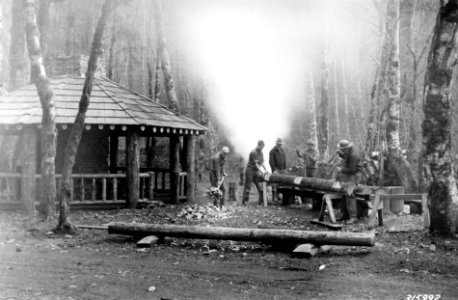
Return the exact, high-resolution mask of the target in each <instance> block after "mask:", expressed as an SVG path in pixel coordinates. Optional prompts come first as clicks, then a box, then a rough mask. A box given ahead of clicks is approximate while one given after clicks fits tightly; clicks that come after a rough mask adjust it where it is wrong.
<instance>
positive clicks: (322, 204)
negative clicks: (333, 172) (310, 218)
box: [318, 196, 326, 222]
mask: <svg viewBox="0 0 458 300" xmlns="http://www.w3.org/2000/svg"><path fill="white" fill-rule="evenodd" d="M325 214H326V201H325V199H324V196H323V197H322V198H321V209H320V215H319V217H318V220H319V221H320V222H323V221H324V215H325Z"/></svg>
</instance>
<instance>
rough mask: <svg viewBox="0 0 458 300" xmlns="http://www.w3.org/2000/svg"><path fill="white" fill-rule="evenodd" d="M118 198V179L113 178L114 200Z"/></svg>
mask: <svg viewBox="0 0 458 300" xmlns="http://www.w3.org/2000/svg"><path fill="white" fill-rule="evenodd" d="M117 200H118V179H116V178H113V201H117Z"/></svg>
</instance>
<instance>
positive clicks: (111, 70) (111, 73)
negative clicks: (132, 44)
mask: <svg viewBox="0 0 458 300" xmlns="http://www.w3.org/2000/svg"><path fill="white" fill-rule="evenodd" d="M115 43H116V22H113V23H112V25H111V38H110V50H109V53H108V64H107V78H108V79H110V80H114V55H115V54H114V46H115Z"/></svg>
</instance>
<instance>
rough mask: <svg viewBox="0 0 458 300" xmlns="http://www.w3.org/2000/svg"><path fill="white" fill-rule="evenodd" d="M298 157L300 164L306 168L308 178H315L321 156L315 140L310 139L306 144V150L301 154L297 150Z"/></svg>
mask: <svg viewBox="0 0 458 300" xmlns="http://www.w3.org/2000/svg"><path fill="white" fill-rule="evenodd" d="M296 152H297V156H298V157H299V164H300V165H302V166H304V168H305V176H306V177H315V176H316V171H317V169H318V158H319V156H320V154H319V153H318V149H317V148H316V144H315V142H314V141H313V139H309V140H308V141H307V143H306V147H305V150H304V151H303V152H299V150H296Z"/></svg>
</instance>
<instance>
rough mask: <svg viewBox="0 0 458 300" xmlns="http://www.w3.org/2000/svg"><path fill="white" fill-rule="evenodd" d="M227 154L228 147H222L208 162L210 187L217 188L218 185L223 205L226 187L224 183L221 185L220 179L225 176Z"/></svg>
mask: <svg viewBox="0 0 458 300" xmlns="http://www.w3.org/2000/svg"><path fill="white" fill-rule="evenodd" d="M228 153H229V148H228V147H226V146H225V147H223V148H222V149H221V151H219V152H217V153H216V154H215V155H213V156H212V157H211V160H210V184H211V186H212V187H218V186H219V185H220V184H221V185H220V187H219V189H220V190H221V192H222V193H223V196H222V203H223V204H224V197H225V194H226V187H225V184H224V182H222V183H221V179H222V178H223V176H226V175H227V174H226V168H225V164H226V156H227V154H228Z"/></svg>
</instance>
